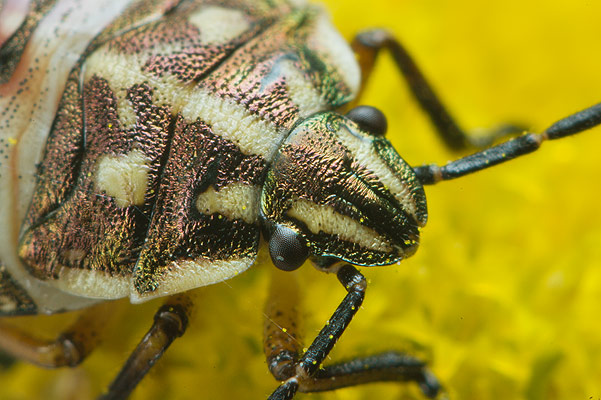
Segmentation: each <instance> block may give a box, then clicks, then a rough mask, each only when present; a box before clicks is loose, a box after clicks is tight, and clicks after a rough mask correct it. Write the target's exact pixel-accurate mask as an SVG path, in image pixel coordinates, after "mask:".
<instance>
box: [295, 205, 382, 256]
mask: <svg viewBox="0 0 601 400" xmlns="http://www.w3.org/2000/svg"><path fill="white" fill-rule="evenodd" d="M287 214H288V215H289V216H290V217H292V218H296V219H298V220H299V221H302V222H304V223H305V224H306V225H307V227H308V228H309V230H310V231H311V232H313V233H315V234H317V233H319V232H324V233H328V234H331V235H338V237H339V238H340V239H342V240H346V241H349V242H353V243H357V244H358V245H360V246H361V247H364V248H366V249H370V250H375V251H382V252H390V251H391V250H392V247H391V246H390V243H389V242H388V241H387V240H385V239H383V238H382V237H381V236H380V235H378V233H377V232H375V231H374V230H373V229H370V228H367V227H365V226H363V225H361V224H360V223H359V222H357V221H355V220H354V219H352V218H351V217H348V216H346V215H342V214H340V213H338V212H337V211H336V210H335V209H334V208H333V207H331V206H326V205H318V204H315V203H312V202H310V201H307V200H296V201H294V203H293V204H292V207H291V208H290V210H288V213H287Z"/></svg>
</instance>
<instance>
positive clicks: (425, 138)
mask: <svg viewBox="0 0 601 400" xmlns="http://www.w3.org/2000/svg"><path fill="white" fill-rule="evenodd" d="M325 4H326V7H327V8H329V10H330V12H331V14H332V16H333V19H334V20H335V23H336V24H337V26H338V27H339V28H340V30H341V32H342V33H343V35H344V36H345V37H347V38H348V39H351V38H352V36H353V34H354V33H356V32H357V31H359V30H361V29H365V28H368V27H373V26H378V27H386V28H389V29H390V30H392V31H393V32H394V33H395V34H396V35H397V36H398V37H399V38H400V39H401V40H402V41H403V43H404V44H405V45H406V47H407V48H408V49H409V51H410V52H411V53H412V54H413V55H414V57H415V58H416V60H417V62H418V64H419V65H420V66H421V67H422V68H423V71H424V73H425V74H426V76H427V77H429V78H430V81H431V82H432V83H433V85H434V86H435V88H436V89H437V91H438V93H439V94H440V95H441V97H442V98H443V100H444V101H445V103H446V104H447V105H448V106H449V108H450V109H451V110H452V112H453V114H454V115H455V116H456V117H457V119H458V120H459V122H460V123H461V124H462V125H463V126H464V127H465V128H467V129H472V128H478V127H489V126H493V125H495V124H497V123H499V122H506V121H516V122H522V123H525V124H526V125H527V126H530V127H531V129H532V130H533V131H541V130H543V129H544V128H545V127H546V126H548V125H549V124H550V123H552V122H554V121H555V120H557V119H559V118H561V117H563V116H566V115H568V114H570V113H572V112H575V111H578V110H580V109H582V108H585V107H586V106H588V105H592V104H595V103H598V102H600V101H601V78H600V71H601V44H600V43H601V42H600V41H599V38H601V24H600V23H599V16H601V2H596V1H584V0H575V1H571V2H566V1H558V0H551V1H545V2H543V1H540V2H539V1H524V0H504V1H503V2H480V1H474V0H453V1H450V0H449V1H443V0H423V1H384V0H371V1H358V0H347V1H334V0H330V1H326V2H325ZM364 103H367V104H371V105H375V106H378V107H380V108H381V109H382V110H383V111H384V112H385V113H386V114H387V115H388V118H389V126H390V129H389V130H390V132H389V137H390V139H391V140H392V141H393V143H394V144H395V146H396V148H397V149H398V151H399V153H400V154H401V155H403V157H404V158H405V159H406V160H407V161H408V162H409V163H410V164H412V165H421V164H423V163H431V162H437V163H444V162H446V161H448V160H452V159H455V158H457V157H459V156H460V155H459V154H453V153H451V152H449V151H447V150H446V149H445V148H444V146H443V145H442V143H441V142H440V140H438V138H437V137H436V135H435V133H434V132H433V129H432V128H431V126H430V125H429V123H428V120H427V119H426V117H425V116H424V115H423V113H421V111H420V110H419V108H418V107H417V106H416V104H415V103H414V102H413V100H412V98H411V97H410V95H409V93H408V92H407V90H406V87H405V85H404V82H403V81H402V80H401V79H400V78H399V76H398V74H397V72H396V70H395V69H394V67H393V65H392V63H391V62H390V60H389V58H388V57H382V59H381V64H380V65H379V66H378V67H377V69H376V71H375V76H374V78H373V80H372V82H371V85H370V87H369V88H368V90H367V93H366V96H365V98H364ZM600 151H601V129H599V128H597V129H595V130H592V131H590V132H586V133H583V134H581V135H579V136H576V137H573V138H567V139H564V140H561V141H558V142H547V143H545V144H544V145H543V147H542V149H541V150H540V151H539V152H537V153H535V154H532V155H529V156H526V157H523V158H522V159H519V160H515V161H513V162H510V163H509V164H505V165H502V166H498V167H496V168H493V169H490V170H487V171H483V172H480V173H478V174H476V175H472V176H469V177H465V178H462V179H459V180H456V181H450V182H444V183H441V184H439V185H438V186H435V187H427V188H426V194H427V196H428V202H429V210H430V213H429V216H430V222H429V223H428V226H427V227H426V228H425V229H424V231H423V236H422V244H421V246H420V250H419V251H418V253H417V254H416V255H415V256H413V257H412V258H411V259H409V260H406V261H404V262H403V263H402V264H401V265H399V266H391V267H385V268H374V269H369V268H363V269H362V271H363V272H364V274H365V275H366V276H367V278H368V279H369V282H370V285H369V287H368V292H367V297H366V300H365V303H364V306H363V309H362V310H360V312H359V313H358V314H357V316H356V318H355V320H354V321H353V323H352V324H351V326H350V327H349V329H348V330H347V332H346V334H345V335H344V336H343V338H342V339H341V341H340V342H339V343H338V345H337V346H336V348H335V349H334V351H333V353H332V357H331V359H332V360H338V359H342V358H350V357H352V356H353V355H355V354H367V353H369V352H373V351H377V350H383V349H387V348H398V349H403V350H407V351H410V352H413V353H415V354H417V355H419V356H421V357H424V358H425V359H427V360H429V363H430V366H431V369H432V371H433V372H434V373H435V374H436V375H437V376H438V377H439V379H440V380H441V381H442V383H443V384H444V385H445V387H446V389H447V390H448V392H449V395H450V397H451V398H454V399H528V400H535V399H589V398H592V399H597V398H599V397H601V322H599V320H597V318H598V317H595V316H596V315H599V311H600V309H601V212H600V211H599V198H600V194H601V190H600V182H601V163H600V162H599V160H600V158H601V157H599V154H600ZM270 268H273V267H272V266H271V265H270V263H268V262H264V263H260V264H258V265H257V266H256V267H254V268H253V269H251V270H250V271H249V272H247V273H245V274H244V275H242V276H241V277H239V278H236V279H233V280H230V281H227V282H225V283H222V284H218V285H214V286H212V287H208V288H205V289H203V290H202V292H201V293H200V298H199V303H198V306H197V307H198V308H197V312H196V315H195V318H194V320H193V321H192V322H191V325H190V328H189V330H188V332H187V334H186V335H185V336H184V337H183V338H181V339H179V340H178V341H176V342H175V343H174V344H173V346H172V347H171V348H170V349H169V351H168V353H167V354H166V356H165V357H164V358H163V359H162V360H161V361H160V362H159V363H158V365H157V366H156V367H155V368H154V369H153V370H152V372H151V373H150V375H149V376H148V377H147V378H146V379H145V380H144V381H143V382H142V384H141V385H140V387H139V388H138V389H137V390H136V392H134V396H133V399H145V400H154V399H182V400H183V399H264V398H266V397H267V396H268V395H269V393H270V392H271V391H272V390H273V389H274V388H275V387H276V386H277V382H275V381H274V380H273V378H272V377H271V376H270V375H269V372H268V370H267V367H266V365H265V361H264V357H263V354H262V349H261V341H262V337H261V335H262V308H263V302H264V299H265V296H266V293H267V287H268V278H269V273H268V272H269V269H270ZM298 274H299V278H300V279H301V280H302V282H303V288H302V292H303V293H304V294H305V296H306V298H305V299H304V304H303V310H304V315H305V316H306V321H305V330H306V334H305V337H306V341H307V342H308V341H309V340H310V339H311V338H312V337H313V336H314V335H315V334H316V333H317V332H318V331H319V329H320V328H321V326H322V325H323V323H324V322H325V321H326V320H327V318H328V317H329V316H330V314H331V313H332V311H333V310H334V309H335V307H336V306H337V304H338V303H339V301H340V300H341V299H342V297H343V295H344V291H343V289H342V288H341V287H340V285H339V283H338V282H337V280H336V279H335V277H334V276H326V275H324V274H322V273H319V272H317V271H315V270H313V269H312V268H310V267H308V265H307V266H305V267H304V268H302V269H301V270H300V271H299V272H298ZM159 305H160V302H151V303H149V304H144V305H142V306H137V307H124V311H123V315H122V316H121V317H120V318H119V319H117V320H116V322H115V323H114V324H113V326H111V328H110V332H109V334H108V335H109V338H108V339H107V340H106V342H105V344H103V345H102V346H101V347H100V348H99V349H98V350H97V351H96V352H95V353H93V355H92V356H91V357H90V358H89V359H88V360H87V361H85V362H84V363H83V365H82V366H81V367H79V368H76V369H71V370H69V369H63V370H57V371H46V370H41V369H38V368H36V367H33V366H30V365H26V364H24V363H16V364H14V365H12V366H10V367H5V368H4V369H0V399H6V400H17V399H18V400H29V399H35V398H39V399H50V398H68V399H88V398H93V397H94V396H95V395H96V394H98V393H99V392H100V391H102V390H103V388H104V387H106V385H108V383H109V382H110V381H111V379H112V378H113V377H114V375H115V374H116V373H117V371H118V370H119V368H120V366H121V364H122V363H123V362H124V361H125V359H126V358H127V356H128V354H129V351H130V350H131V349H132V348H133V347H134V346H135V344H136V343H137V342H138V340H139V339H140V338H141V337H142V336H143V334H144V333H145V332H146V330H147V329H148V327H149V326H150V324H151V321H152V315H153V313H154V311H155V310H156V308H158V306H159ZM68 318H70V317H69V316H61V317H60V319H68ZM41 323H42V324H44V325H49V326H52V328H53V329H56V326H57V325H58V322H57V321H56V318H54V319H53V320H50V321H47V320H43V321H41ZM305 398H307V399H309V398H310V399H323V400H326V399H328V400H333V399H340V400H341V399H344V400H351V399H353V400H358V399H420V398H422V397H421V394H420V392H419V390H417V389H416V388H415V387H414V386H411V385H409V386H408V385H401V384H398V385H397V384H373V385H367V386H363V387H358V388H350V389H344V390H339V391H337V392H332V393H322V394H314V395H303V394H299V395H298V399H299V400H301V399H305Z"/></svg>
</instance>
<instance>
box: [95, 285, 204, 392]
mask: <svg viewBox="0 0 601 400" xmlns="http://www.w3.org/2000/svg"><path fill="white" fill-rule="evenodd" d="M191 310H192V301H191V299H190V298H189V297H188V295H186V294H178V295H175V296H171V297H169V298H168V299H167V301H166V302H165V304H164V305H163V306H161V308H159V310H158V311H157V312H156V313H155V315H154V323H153V324H152V327H151V328H150V330H149V331H148V332H147V333H146V335H145V336H144V338H143V339H142V340H141V341H140V343H139V344H138V346H137V347H136V348H135V350H134V351H133V352H132V354H131V355H130V356H129V359H128V360H127V361H126V363H125V365H124V366H123V367H122V368H121V371H120V372H119V374H118V375H117V377H116V378H115V379H114V380H113V382H112V383H111V384H110V386H109V388H108V392H107V393H105V394H104V395H102V396H100V397H99V400H100V399H102V400H109V399H110V400H117V399H126V398H127V397H128V396H129V395H130V394H131V392H132V391H133V390H134V389H135V387H136V386H137V384H138V383H139V382H140V381H141V380H142V378H143V377H144V376H145V375H146V374H147V373H148V371H149V370H150V368H151V367H152V366H153V365H154V364H155V363H156V362H157V360H158V359H159V358H160V357H161V356H162V355H163V353H164V352H165V350H167V348H168V347H169V346H170V345H171V343H172V342H173V341H174V340H175V339H176V338H178V337H180V336H182V335H183V334H184V332H185V331H186V327H187V325H188V317H189V315H190V312H191Z"/></svg>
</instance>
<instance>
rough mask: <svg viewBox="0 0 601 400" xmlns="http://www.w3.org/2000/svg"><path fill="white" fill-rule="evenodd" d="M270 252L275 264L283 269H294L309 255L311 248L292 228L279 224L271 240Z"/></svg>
mask: <svg viewBox="0 0 601 400" xmlns="http://www.w3.org/2000/svg"><path fill="white" fill-rule="evenodd" d="M269 254H270V255H271V261H272V262H273V265H275V266H276V267H278V268H279V269H281V270H283V271H294V270H295V269H297V268H298V267H300V266H301V265H303V263H304V262H305V260H306V259H307V257H309V248H308V247H307V246H306V245H305V243H304V241H303V240H302V239H301V237H300V236H299V235H298V234H297V233H296V232H294V231H293V230H292V229H290V228H286V227H283V226H278V227H277V228H276V229H275V231H274V232H273V234H272V235H271V239H270V240H269Z"/></svg>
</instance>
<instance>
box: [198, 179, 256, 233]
mask: <svg viewBox="0 0 601 400" xmlns="http://www.w3.org/2000/svg"><path fill="white" fill-rule="evenodd" d="M258 198H259V188H258V187H256V186H250V185H246V184H243V183H232V184H230V185H227V186H225V187H222V188H220V189H219V191H216V190H215V189H214V188H213V187H209V188H208V189H207V190H206V191H205V192H203V193H201V194H200V195H199V196H198V198H197V199H196V209H197V210H198V212H200V213H201V214H204V215H211V214H215V213H217V214H219V216H218V218H223V216H225V217H226V218H228V219H229V220H236V219H241V220H243V221H245V222H248V223H249V224H252V223H254V222H256V220H257V215H258V200H257V199H258Z"/></svg>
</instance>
